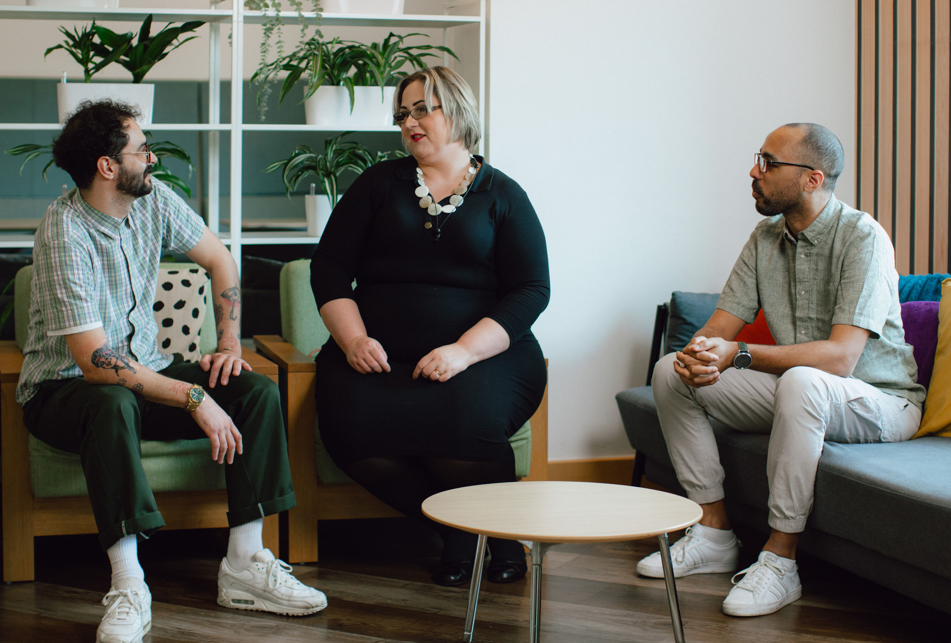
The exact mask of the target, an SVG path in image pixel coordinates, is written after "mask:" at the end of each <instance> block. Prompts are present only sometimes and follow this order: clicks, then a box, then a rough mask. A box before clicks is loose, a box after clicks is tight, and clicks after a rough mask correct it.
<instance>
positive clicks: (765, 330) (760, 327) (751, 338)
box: [735, 308, 776, 346]
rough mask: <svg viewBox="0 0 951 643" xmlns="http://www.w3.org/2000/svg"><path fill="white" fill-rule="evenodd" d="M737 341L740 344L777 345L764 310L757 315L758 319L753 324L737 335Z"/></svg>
mask: <svg viewBox="0 0 951 643" xmlns="http://www.w3.org/2000/svg"><path fill="white" fill-rule="evenodd" d="M735 339H736V341H738V342H746V343H747V344H761V345H765V346H775V345H776V340H775V339H773V334H772V333H771V332H770V330H769V324H767V323H766V315H765V314H764V313H763V309H762V308H761V309H760V311H759V312H758V313H756V319H755V320H753V323H752V324H747V325H746V326H744V327H743V328H742V330H740V332H739V333H737V335H736V337H735Z"/></svg>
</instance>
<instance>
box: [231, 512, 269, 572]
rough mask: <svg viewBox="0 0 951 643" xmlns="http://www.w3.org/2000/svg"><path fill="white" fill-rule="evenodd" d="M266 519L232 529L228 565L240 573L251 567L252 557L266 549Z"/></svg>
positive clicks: (259, 519)
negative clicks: (264, 536)
mask: <svg viewBox="0 0 951 643" xmlns="http://www.w3.org/2000/svg"><path fill="white" fill-rule="evenodd" d="M263 534H264V518H258V519H257V520H252V521H251V522H246V523H244V524H243V525H238V526H237V527H232V528H231V536H230V537H229V538H228V556H227V558H228V564H229V565H231V568H232V569H234V570H236V571H240V570H242V569H247V568H248V567H250V566H251V562H252V561H251V556H253V555H254V554H256V553H258V552H259V551H261V550H262V549H264V540H263Z"/></svg>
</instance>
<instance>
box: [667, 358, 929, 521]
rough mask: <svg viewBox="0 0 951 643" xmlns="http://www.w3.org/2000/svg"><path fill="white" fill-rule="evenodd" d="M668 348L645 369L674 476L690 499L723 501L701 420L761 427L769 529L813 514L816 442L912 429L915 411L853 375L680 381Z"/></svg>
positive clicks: (731, 374)
mask: <svg viewBox="0 0 951 643" xmlns="http://www.w3.org/2000/svg"><path fill="white" fill-rule="evenodd" d="M673 362H674V353H671V354H669V355H666V356H665V357H663V358H661V359H660V361H658V362H657V366H656V367H655V368H654V377H653V379H652V382H651V383H652V386H653V391H654V401H655V402H656V404H657V415H658V417H659V418H660V426H661V429H662V430H663V432H664V438H665V439H666V440H667V450H668V451H669V452H670V459H671V461H672V462H673V465H674V470H675V471H676V473H677V479H678V480H679V481H680V484H681V485H683V487H684V489H685V490H686V491H687V497H688V498H690V499H691V500H693V501H694V502H697V503H700V504H706V503H711V502H716V501H718V500H722V499H723V497H724V493H723V479H724V473H723V467H722V466H720V456H719V453H718V451H717V443H716V441H715V440H714V435H713V427H712V426H711V424H710V420H709V418H710V417H713V418H716V419H717V420H719V421H720V422H723V423H724V424H726V425H727V426H731V427H733V428H734V429H736V430H738V431H744V432H748V433H769V434H770V437H769V451H768V453H767V461H766V473H767V476H768V478H769V525H770V527H772V528H773V529H777V530H779V531H783V532H786V533H799V532H801V531H802V530H803V529H805V526H806V518H808V516H809V513H810V512H811V511H812V502H813V495H814V491H815V484H816V468H817V467H818V464H819V456H821V455H822V445H823V443H824V442H825V441H826V440H828V441H830V442H845V443H859V442H902V441H905V440H908V439H910V438H911V437H912V436H913V435H914V434H915V432H916V431H917V430H918V424H919V423H920V421H921V409H919V408H918V407H917V406H915V405H914V404H911V403H910V402H908V401H907V400H906V399H904V398H901V397H896V396H894V395H888V394H887V393H883V392H882V391H881V390H880V389H877V388H875V387H874V386H871V385H870V384H866V383H865V382H863V381H861V380H857V379H855V378H844V377H839V376H837V375H831V374H829V373H826V372H825V371H820V370H818V369H815V368H810V367H807V366H797V367H796V368H792V369H790V370H788V371H786V372H785V373H784V374H783V375H782V376H777V375H770V374H768V373H760V372H758V371H750V370H742V371H741V370H737V369H735V368H730V369H728V370H726V371H724V372H723V373H721V374H720V381H719V382H717V383H716V384H713V385H712V386H705V387H702V388H699V389H696V388H693V387H691V386H688V385H687V384H685V383H684V382H683V380H681V379H680V376H679V375H677V373H676V372H675V371H674V367H673Z"/></svg>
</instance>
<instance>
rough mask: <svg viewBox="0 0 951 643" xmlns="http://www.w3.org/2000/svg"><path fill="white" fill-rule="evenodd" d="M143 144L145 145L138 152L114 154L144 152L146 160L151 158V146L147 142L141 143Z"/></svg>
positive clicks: (124, 154)
mask: <svg viewBox="0 0 951 643" xmlns="http://www.w3.org/2000/svg"><path fill="white" fill-rule="evenodd" d="M143 145H145V149H144V150H141V151H139V152H119V153H118V154H116V155H115V156H127V155H129V154H145V158H146V160H148V159H150V158H152V148H151V147H150V146H149V144H148V143H143Z"/></svg>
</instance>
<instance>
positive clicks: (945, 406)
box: [915, 279, 951, 438]
mask: <svg viewBox="0 0 951 643" xmlns="http://www.w3.org/2000/svg"><path fill="white" fill-rule="evenodd" d="M942 289H943V292H944V294H945V295H946V296H945V297H943V298H942V300H941V304H940V307H939V310H938V346H937V348H936V349H935V356H934V372H933V373H932V376H931V386H930V387H929V388H928V397H927V398H925V407H924V413H923V414H922V418H921V426H920V427H919V429H918V432H917V433H916V434H915V437H916V438H920V437H922V436H925V435H943V436H947V437H951V279H945V280H944V284H943V285H942Z"/></svg>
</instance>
